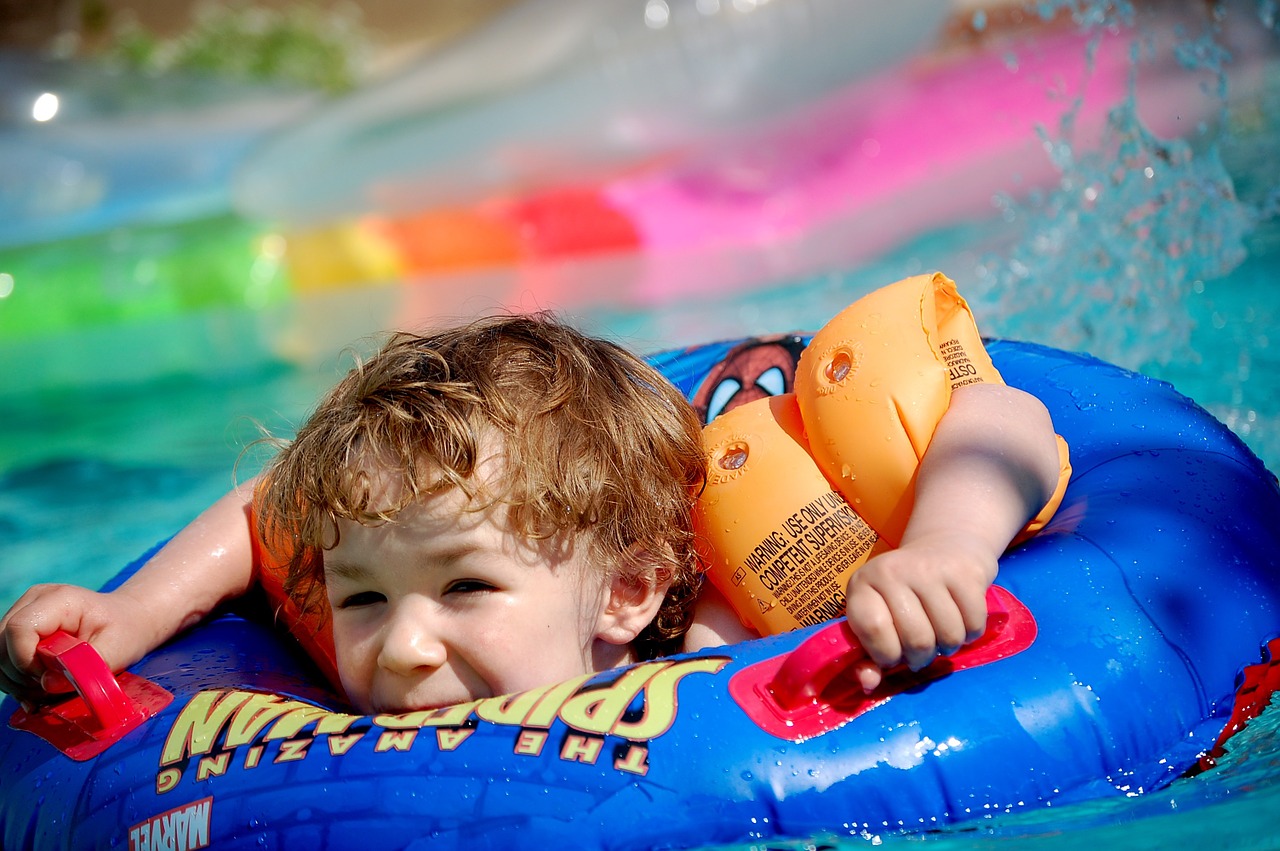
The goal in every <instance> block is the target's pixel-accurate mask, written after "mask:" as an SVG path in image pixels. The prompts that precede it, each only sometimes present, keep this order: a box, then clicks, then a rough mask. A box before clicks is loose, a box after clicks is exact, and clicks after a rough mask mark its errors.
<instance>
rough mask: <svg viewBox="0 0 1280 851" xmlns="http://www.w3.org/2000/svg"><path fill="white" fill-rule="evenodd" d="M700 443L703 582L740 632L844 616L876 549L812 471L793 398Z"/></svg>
mask: <svg viewBox="0 0 1280 851" xmlns="http://www.w3.org/2000/svg"><path fill="white" fill-rule="evenodd" d="M703 443H704V445H705V446H706V448H707V453H708V458H707V465H708V474H707V486H706V488H705V490H704V491H703V494H702V497H701V498H700V499H699V500H698V504H697V506H696V508H695V511H694V523H695V525H696V526H697V528H698V532H699V538H700V540H702V541H703V542H705V543H706V544H708V545H709V546H710V551H709V552H708V553H704V561H705V562H706V563H707V565H708V571H709V575H710V577H711V579H712V581H713V582H714V583H715V585H716V586H717V587H718V588H720V590H721V593H723V594H724V595H725V596H726V597H727V598H728V599H729V601H730V603H731V604H732V605H733V607H734V610H735V611H736V612H737V613H738V617H739V619H741V620H742V622H743V624H744V625H745V626H747V627H749V628H751V629H754V630H756V631H757V632H759V633H761V634H764V635H771V634H775V633H779V632H787V631H789V630H792V629H796V628H798V627H801V626H809V625H812V624H815V623H820V622H822V621H825V620H830V619H831V618H834V617H838V616H839V615H841V614H843V613H844V589H845V586H846V585H847V584H848V582H849V577H850V576H852V575H853V572H854V571H855V570H857V569H858V567H860V566H861V565H862V563H863V562H865V561H866V560H867V559H868V558H870V557H871V555H872V554H874V553H878V552H880V551H881V550H882V549H884V547H883V546H880V545H879V542H878V536H877V535H876V533H875V531H874V530H872V528H871V527H870V526H868V525H867V523H866V521H864V520H863V519H862V518H861V517H859V516H858V515H857V513H855V512H854V511H853V509H851V508H850V507H849V504H848V503H847V502H846V501H845V500H844V498H843V497H841V495H840V494H839V493H837V492H836V491H835V490H834V489H833V488H832V487H831V483H830V482H829V481H827V477H826V476H825V475H823V473H822V471H821V470H820V469H818V465H817V464H815V463H814V460H813V458H812V456H811V455H810V453H809V446H808V443H807V441H806V438H805V434H804V424H803V422H802V421H801V419H800V407H799V405H798V404H797V403H796V397H795V395H794V394H792V393H786V394H783V395H781V396H769V397H766V398H762V399H757V400H755V401H753V402H749V403H747V404H745V405H742V406H740V407H737V408H734V409H733V410H730V411H727V412H726V413H724V414H722V415H721V416H719V417H717V418H716V419H715V420H713V421H712V422H711V423H710V424H709V425H707V427H706V429H704V431H703ZM762 485H764V486H766V487H767V488H768V492H767V493H762V492H761V487H762Z"/></svg>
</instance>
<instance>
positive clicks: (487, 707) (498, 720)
mask: <svg viewBox="0 0 1280 851" xmlns="http://www.w3.org/2000/svg"><path fill="white" fill-rule="evenodd" d="M552 688H554V686H543V687H542V688H536V689H533V690H532V691H526V692H522V693H520V694H509V695H505V696H503V697H490V698H487V699H485V700H482V701H480V704H479V705H478V706H477V707H476V717H477V718H479V719H480V720H482V721H488V722H490V723H492V724H508V725H510V726H513V727H518V726H520V724H521V723H522V722H523V721H524V717H525V716H526V715H528V714H529V712H530V711H532V709H533V707H534V706H535V705H536V704H537V703H538V701H539V700H541V699H542V696H543V695H544V694H546V693H547V692H548V691H550V690H551V689H552Z"/></svg>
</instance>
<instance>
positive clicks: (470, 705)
mask: <svg viewBox="0 0 1280 851" xmlns="http://www.w3.org/2000/svg"><path fill="white" fill-rule="evenodd" d="M479 703H480V701H478V700H469V701H467V702H466V703H459V704H457V705H456V706H442V707H440V708H439V709H423V710H419V711H418V712H406V713H404V714H402V715H377V716H375V717H374V719H373V723H375V724H377V725H378V726H379V727H385V728H387V729H388V730H416V729H419V728H421V727H461V726H462V725H463V724H465V723H466V722H467V719H468V718H470V717H471V713H472V712H473V711H474V710H475V708H476V706H477V705H478V704H479Z"/></svg>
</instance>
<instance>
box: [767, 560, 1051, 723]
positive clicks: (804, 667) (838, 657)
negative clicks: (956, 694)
mask: <svg viewBox="0 0 1280 851" xmlns="http://www.w3.org/2000/svg"><path fill="white" fill-rule="evenodd" d="M1010 602H1012V603H1014V604H1016V607H1017V608H1019V609H1024V608H1025V607H1022V604H1021V603H1019V602H1018V601H1017V600H1016V599H1014V598H1013V595H1012V594H1010V593H1009V592H1008V591H1006V590H1004V589H1003V588H1001V587H999V586H998V585H992V586H991V587H990V588H988V589H987V633H986V634H985V635H984V636H983V638H981V639H979V640H978V642H977V643H976V644H975V649H976V648H977V647H979V646H981V645H989V644H990V643H992V641H993V639H994V638H995V636H996V634H998V633H1000V632H1001V631H1002V630H1003V629H1004V628H1005V626H1006V624H1007V622H1008V621H1009V617H1010V610H1011V608H1013V607H1012V606H1010V605H1009V604H1010ZM1029 616H1030V615H1029V613H1028V615H1027V617H1028V618H1029ZM1032 623H1033V624H1034V621H1032ZM1033 628H1034V627H1033ZM866 655H867V654H866V652H865V651H863V649H862V645H861V644H859V643H858V639H857V638H855V637H854V635H853V630H852V629H850V628H849V622H848V621H847V620H844V619H843V618H842V619H841V620H840V621H839V622H837V623H833V624H831V625H830V626H827V627H825V628H824V629H822V630H820V631H819V632H817V633H816V634H814V635H812V636H810V637H809V638H807V639H805V641H804V642H803V643H802V644H801V645H800V646H799V647H797V648H796V649H795V650H793V651H791V653H790V654H789V655H788V656H787V659H786V661H785V662H783V663H782V665H781V666H780V667H779V668H778V670H777V672H776V673H775V674H774V675H773V678H772V679H771V680H769V683H768V685H766V686H765V689H766V690H767V691H768V693H769V695H770V696H771V697H772V698H773V700H774V702H775V703H777V705H778V707H779V708H781V709H783V710H793V709H796V708H797V707H800V706H803V705H805V704H807V703H813V702H814V701H816V700H818V696H819V695H821V694H822V693H823V691H824V690H825V689H826V688H827V686H829V685H830V684H831V681H832V680H834V679H835V678H836V677H837V676H838V675H839V674H840V673H841V672H842V671H844V670H846V669H847V668H848V667H849V666H850V665H852V664H853V663H855V662H857V661H858V660H859V659H862V658H863V657H865V656H866Z"/></svg>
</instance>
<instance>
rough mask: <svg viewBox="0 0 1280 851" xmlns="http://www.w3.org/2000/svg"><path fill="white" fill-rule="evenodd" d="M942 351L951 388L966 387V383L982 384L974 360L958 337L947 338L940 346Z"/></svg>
mask: <svg viewBox="0 0 1280 851" xmlns="http://www.w3.org/2000/svg"><path fill="white" fill-rule="evenodd" d="M939 348H940V349H941V351H942V360H943V362H944V363H946V365H947V378H948V379H949V380H950V381H951V389H952V390H955V389H956V388H957V387H964V386H965V385H966V384H981V383H982V380H983V379H982V376H981V375H979V374H978V368H977V367H976V366H974V365H973V361H971V360H969V353H968V352H966V351H965V349H964V345H963V344H962V343H961V342H960V341H959V340H957V339H955V338H952V339H950V340H946V341H945V342H943V344H942V345H941V346H940V347H939Z"/></svg>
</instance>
